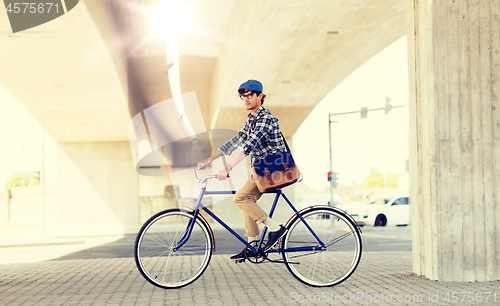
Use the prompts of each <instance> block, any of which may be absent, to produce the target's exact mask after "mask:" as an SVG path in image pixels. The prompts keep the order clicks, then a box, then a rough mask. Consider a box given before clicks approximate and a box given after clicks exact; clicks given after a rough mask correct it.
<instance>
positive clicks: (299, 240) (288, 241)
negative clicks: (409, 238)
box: [134, 169, 362, 289]
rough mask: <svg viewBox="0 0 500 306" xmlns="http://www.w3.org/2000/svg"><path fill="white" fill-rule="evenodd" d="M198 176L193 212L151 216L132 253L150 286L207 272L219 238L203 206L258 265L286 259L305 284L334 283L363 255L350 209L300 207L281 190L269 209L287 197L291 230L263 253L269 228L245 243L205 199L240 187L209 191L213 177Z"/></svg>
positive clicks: (182, 282) (183, 282)
mask: <svg viewBox="0 0 500 306" xmlns="http://www.w3.org/2000/svg"><path fill="white" fill-rule="evenodd" d="M194 176H195V178H196V180H197V181H198V182H199V183H201V184H203V186H202V188H201V191H200V195H199V197H198V200H197V202H196V205H195V206H194V209H193V210H192V211H189V210H184V209H168V210H165V211H162V212H159V213H157V214H155V215H154V216H152V217H151V218H150V219H149V220H147V221H146V222H145V223H144V225H143V226H142V228H141V229H140V230H139V233H138V234H137V238H136V241H135V248H134V255H135V262H136V265H137V268H138V269H139V271H140V273H141V274H142V276H144V278H145V279H146V280H147V281H149V282H150V283H151V284H153V285H155V286H158V287H161V288H164V289H170V288H180V287H183V286H187V285H189V284H191V283H193V282H194V281H195V280H197V279H198V278H199V277H200V276H201V275H202V274H203V272H205V270H206V268H207V267H208V264H209V263H210V259H211V257H212V253H213V251H215V238H214V235H213V232H212V229H211V227H210V225H209V223H208V222H207V221H206V219H205V218H204V217H203V216H202V215H201V214H200V213H199V212H200V209H203V210H204V211H205V212H206V213H207V214H208V215H209V216H210V217H212V218H213V220H215V221H216V222H218V223H219V224H220V225H222V226H223V227H224V228H225V229H226V230H228V231H229V232H230V233H231V234H233V235H234V236H235V237H236V238H237V239H238V240H240V241H241V242H242V243H243V244H244V245H246V247H247V248H249V249H251V250H252V251H254V254H255V255H254V256H247V257H246V258H243V259H239V260H236V261H235V262H236V263H241V262H244V261H245V260H248V261H249V262H252V263H254V264H258V263H262V262H265V261H270V262H277V263H284V264H285V265H286V267H287V268H288V270H289V271H290V273H291V274H292V275H293V276H294V277H295V278H297V279H298V280H299V281H301V282H302V283H304V284H307V285H310V286H314V287H329V286H335V285H338V284H340V283H342V282H343V281H345V280H346V279H347V278H349V276H351V275H352V273H353V272H354V270H356V267H357V266H358V264H359V261H360V259H361V249H362V242H361V235H360V234H361V229H360V227H359V226H358V224H357V223H356V221H354V219H353V218H352V217H351V216H349V215H348V214H347V213H346V212H344V211H342V210H340V209H337V208H334V207H330V206H324V205H318V206H311V207H307V208H304V209H302V210H301V211H297V209H296V208H295V207H294V206H293V205H292V203H291V202H290V201H289V200H288V198H287V197H286V195H285V194H284V193H283V192H282V191H281V189H278V190H276V191H273V192H271V193H275V194H276V196H275V198H274V202H273V205H272V207H271V211H270V213H269V217H272V215H273V213H274V209H275V207H276V204H277V202H278V199H279V198H280V196H281V197H283V199H284V200H285V201H286V202H287V203H288V205H289V206H290V207H291V209H292V210H293V211H294V215H292V217H291V218H290V219H289V220H288V222H287V223H286V224H285V227H286V228H287V229H288V232H287V233H286V235H285V236H283V238H282V239H281V241H280V242H279V243H278V244H277V245H278V247H276V246H275V248H271V249H269V250H267V251H265V252H263V251H262V246H263V245H264V237H265V236H266V231H267V227H265V228H264V230H263V232H262V235H261V238H260V240H259V241H252V242H251V243H249V242H247V241H246V240H245V239H243V238H242V237H241V236H240V235H238V234H237V233H236V232H235V231H233V230H232V229H231V228H230V227H229V226H228V225H226V223H224V222H223V221H222V220H220V219H219V218H218V217H217V216H216V215H215V214H214V213H213V212H211V211H210V210H209V209H207V208H206V207H205V206H203V204H202V203H201V201H202V199H203V196H205V195H222V194H235V193H236V191H207V190H206V186H207V182H208V180H209V179H212V178H216V176H215V175H210V176H207V177H205V178H203V179H199V178H198V176H197V173H196V169H195V170H194ZM273 253H281V255H282V257H283V260H282V261H280V260H271V259H269V258H268V255H269V254H273Z"/></svg>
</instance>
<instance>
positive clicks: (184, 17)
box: [148, 0, 196, 37]
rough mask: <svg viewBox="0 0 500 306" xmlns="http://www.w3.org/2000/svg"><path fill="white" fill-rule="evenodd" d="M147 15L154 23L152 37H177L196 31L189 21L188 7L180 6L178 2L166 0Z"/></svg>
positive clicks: (177, 0)
mask: <svg viewBox="0 0 500 306" xmlns="http://www.w3.org/2000/svg"><path fill="white" fill-rule="evenodd" d="M148 15H149V16H150V17H151V19H152V20H153V23H154V28H153V35H165V36H167V37H179V36H181V35H182V34H183V33H186V32H190V31H195V30H196V28H195V27H194V25H193V24H192V23H191V20H190V14H189V6H186V5H181V3H180V0H166V1H165V2H164V3H163V4H162V5H161V6H160V7H158V8H156V9H154V10H150V11H149V12H148Z"/></svg>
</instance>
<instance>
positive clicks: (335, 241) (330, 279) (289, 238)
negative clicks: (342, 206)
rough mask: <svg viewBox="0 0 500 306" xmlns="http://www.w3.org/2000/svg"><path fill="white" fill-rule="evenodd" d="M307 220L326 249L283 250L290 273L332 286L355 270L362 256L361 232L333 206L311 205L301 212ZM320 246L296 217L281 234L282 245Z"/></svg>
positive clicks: (307, 282) (299, 277)
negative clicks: (311, 206) (285, 231)
mask: <svg viewBox="0 0 500 306" xmlns="http://www.w3.org/2000/svg"><path fill="white" fill-rule="evenodd" d="M301 215H302V217H303V218H304V219H305V221H306V223H307V224H308V225H309V226H310V227H311V229H312V230H313V231H314V232H315V233H316V235H317V236H318V237H319V239H321V241H322V242H323V243H324V244H325V246H326V249H325V250H316V251H312V250H311V251H300V252H283V260H284V261H285V264H286V267H287V268H288V270H289V271H290V273H292V275H293V276H294V277H295V278H297V279H298V280H299V281H301V282H303V283H304V284H307V285H310V286H314V287H328V286H335V285H337V284H340V283H341V282H343V281H345V280H346V279H347V278H348V277H349V276H351V274H352V273H353V272H354V270H356V267H357V266H358V264H359V261H360V259H361V246H362V243H361V235H360V233H359V229H358V227H357V226H356V225H355V224H354V222H353V221H352V220H351V219H350V218H349V217H347V216H346V215H345V213H344V212H341V211H340V210H337V209H334V208H332V207H313V208H310V209H307V210H306V211H304V212H302V213H301ZM309 246H315V247H319V246H320V244H319V243H318V241H317V239H316V238H315V237H314V236H313V234H312V233H311V231H310V230H309V229H308V228H307V227H306V225H305V224H304V222H302V220H301V219H300V218H299V217H298V216H295V217H294V219H293V220H292V221H291V222H290V224H289V225H288V233H287V234H286V236H285V237H283V243H282V248H283V249H288V248H296V247H309Z"/></svg>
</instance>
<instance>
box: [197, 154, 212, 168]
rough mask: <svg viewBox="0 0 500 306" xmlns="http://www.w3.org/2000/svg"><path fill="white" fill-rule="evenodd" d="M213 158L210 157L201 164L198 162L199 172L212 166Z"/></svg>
mask: <svg viewBox="0 0 500 306" xmlns="http://www.w3.org/2000/svg"><path fill="white" fill-rule="evenodd" d="M212 161H213V160H212V158H211V157H209V158H208V159H206V160H204V161H201V162H198V170H203V169H205V168H206V167H208V165H210V163H211V162H212Z"/></svg>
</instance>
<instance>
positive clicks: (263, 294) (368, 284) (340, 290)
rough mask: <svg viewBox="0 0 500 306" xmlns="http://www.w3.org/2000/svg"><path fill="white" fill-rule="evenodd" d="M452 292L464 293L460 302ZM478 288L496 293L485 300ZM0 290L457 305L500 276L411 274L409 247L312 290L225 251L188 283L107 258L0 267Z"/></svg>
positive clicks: (72, 298) (50, 297)
mask: <svg viewBox="0 0 500 306" xmlns="http://www.w3.org/2000/svg"><path fill="white" fill-rule="evenodd" d="M271 277H272V278H271ZM454 292H456V293H457V294H456V295H453V296H454V297H455V298H458V299H459V302H457V303H452V294H453V293H454ZM460 292H472V293H471V294H469V295H468V296H465V299H464V302H461V300H462V298H463V296H464V294H463V293H460ZM484 292H492V293H496V295H493V294H491V295H490V296H489V300H488V302H487V303H485V300H486V296H487V293H484ZM447 294H448V298H449V300H450V302H446V300H445V298H446V295H447ZM315 295H316V297H315ZM0 296H1V299H0V304H1V305H194V304H196V305H264V304H272V305H290V304H293V303H294V302H295V303H299V302H302V303H301V304H308V305H312V304H316V305H317V304H339V305H340V304H347V305H371V304H380V305H417V304H418V305H446V304H455V305H463V304H469V303H467V299H471V298H473V300H474V301H473V302H471V303H470V304H476V305H500V281H492V282H481V283H478V282H476V283H468V282H437V281H431V280H427V279H424V278H419V277H416V276H413V275H412V274H411V253H410V252H364V253H363V256H362V259H361V263H360V265H359V267H358V269H357V270H356V271H355V273H354V274H353V275H352V276H351V278H349V279H348V280H347V281H345V282H344V283H342V284H340V285H338V286H336V287H331V288H313V287H309V286H306V285H303V284H302V283H300V282H299V281H297V280H296V279H295V278H294V277H293V276H292V275H291V274H290V273H289V272H288V270H287V269H286V267H285V266H284V265H283V264H274V263H265V264H260V265H254V264H251V263H244V264H238V265H236V264H234V263H233V261H231V260H229V258H228V255H215V256H214V257H213V258H212V261H211V262H210V265H209V267H208V269H207V270H206V272H205V274H204V275H202V277H201V278H199V279H198V280H197V281H196V282H194V283H193V284H191V285H190V286H187V287H184V288H181V289H170V290H164V289H160V288H157V287H154V286H152V285H150V284H149V283H148V282H147V281H146V280H144V279H143V278H142V276H141V275H140V273H139V272H138V270H137V268H136V267H135V262H134V259H133V258H116V259H115V258H113V259H87V260H53V261H45V262H39V263H28V264H7V265H0ZM342 297H343V299H344V302H342V301H341V299H342ZM314 298H316V300H314ZM381 299H383V301H381ZM398 299H399V302H398ZM429 299H431V301H437V303H436V302H429ZM480 299H481V301H480ZM336 300H337V302H336ZM405 300H406V302H405ZM308 301H310V302H308ZM388 301H391V302H388Z"/></svg>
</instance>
